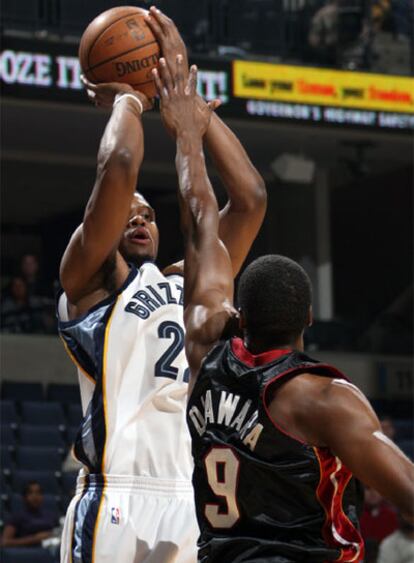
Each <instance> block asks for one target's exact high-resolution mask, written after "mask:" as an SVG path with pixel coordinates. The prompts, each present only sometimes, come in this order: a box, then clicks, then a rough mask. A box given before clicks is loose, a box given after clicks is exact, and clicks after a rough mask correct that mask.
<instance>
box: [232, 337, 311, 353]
mask: <svg viewBox="0 0 414 563" xmlns="http://www.w3.org/2000/svg"><path fill="white" fill-rule="evenodd" d="M243 341H244V345H245V346H246V348H247V349H248V350H249V352H251V353H252V354H254V355H257V354H262V353H263V352H268V351H269V350H299V351H300V352H303V351H304V349H305V347H304V343H303V334H301V335H300V336H299V337H298V338H295V339H294V340H290V341H289V340H288V339H286V342H280V341H272V339H271V338H269V339H266V338H258V337H254V336H251V335H249V334H248V333H245V335H244V339H243Z"/></svg>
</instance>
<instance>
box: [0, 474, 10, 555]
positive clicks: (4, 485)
mask: <svg viewBox="0 0 414 563" xmlns="http://www.w3.org/2000/svg"><path fill="white" fill-rule="evenodd" d="M10 493H11V487H10V482H9V478H8V477H7V476H6V475H5V474H4V473H3V471H0V495H1V496H2V497H4V496H6V497H7V495H9V494H10ZM0 561H1V559H0Z"/></svg>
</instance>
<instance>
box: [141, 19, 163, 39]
mask: <svg viewBox="0 0 414 563" xmlns="http://www.w3.org/2000/svg"><path fill="white" fill-rule="evenodd" d="M145 21H146V23H147V24H148V26H149V27H150V29H151V31H152V33H153V34H154V35H155V37H156V39H158V41H160V42H161V41H162V39H163V31H162V29H161V27H160V25H159V23H158V22H157V20H156V19H155V17H152V14H150V15H148V16H146V18H145Z"/></svg>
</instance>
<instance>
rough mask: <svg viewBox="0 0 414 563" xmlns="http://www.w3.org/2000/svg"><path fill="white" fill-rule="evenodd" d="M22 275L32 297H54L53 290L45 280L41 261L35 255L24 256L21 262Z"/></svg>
mask: <svg viewBox="0 0 414 563" xmlns="http://www.w3.org/2000/svg"><path fill="white" fill-rule="evenodd" d="M20 275H21V276H22V278H23V279H24V280H25V282H26V284H27V290H28V293H29V296H30V297H33V296H36V297H38V296H42V297H53V293H52V288H51V286H49V285H48V284H47V283H46V282H45V280H44V279H43V276H42V273H41V271H40V264H39V259H38V258H37V256H35V255H34V254H24V255H23V256H22V258H21V261H20Z"/></svg>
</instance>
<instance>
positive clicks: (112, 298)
mask: <svg viewBox="0 0 414 563" xmlns="http://www.w3.org/2000/svg"><path fill="white" fill-rule="evenodd" d="M150 263H152V262H150ZM128 266H130V268H131V269H130V271H129V274H128V276H127V278H126V280H125V281H124V283H123V284H122V285H121V286H120V287H119V288H118V289H117V290H116V291H114V292H113V293H111V295H108V297H105V299H103V300H102V301H99V303H96V305H94V306H93V307H91V308H90V309H89V310H88V311H86V313H84V314H83V315H81V316H80V317H77V318H76V319H72V320H70V321H61V320H60V319H59V316H58V319H59V325H58V328H59V329H60V328H62V329H65V328H68V327H71V326H75V325H77V324H78V323H80V322H82V321H83V320H84V319H86V318H87V317H88V316H89V315H90V314H91V313H94V312H95V311H97V310H98V309H100V308H101V307H104V306H105V305H110V304H111V303H113V302H114V301H115V300H116V298H117V297H118V295H119V294H120V293H122V292H123V291H124V290H125V289H126V288H127V287H128V286H129V284H130V283H131V282H132V281H133V280H134V279H135V278H136V276H137V275H138V273H139V270H138V269H137V267H136V266H134V264H128ZM58 315H59V311H58Z"/></svg>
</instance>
